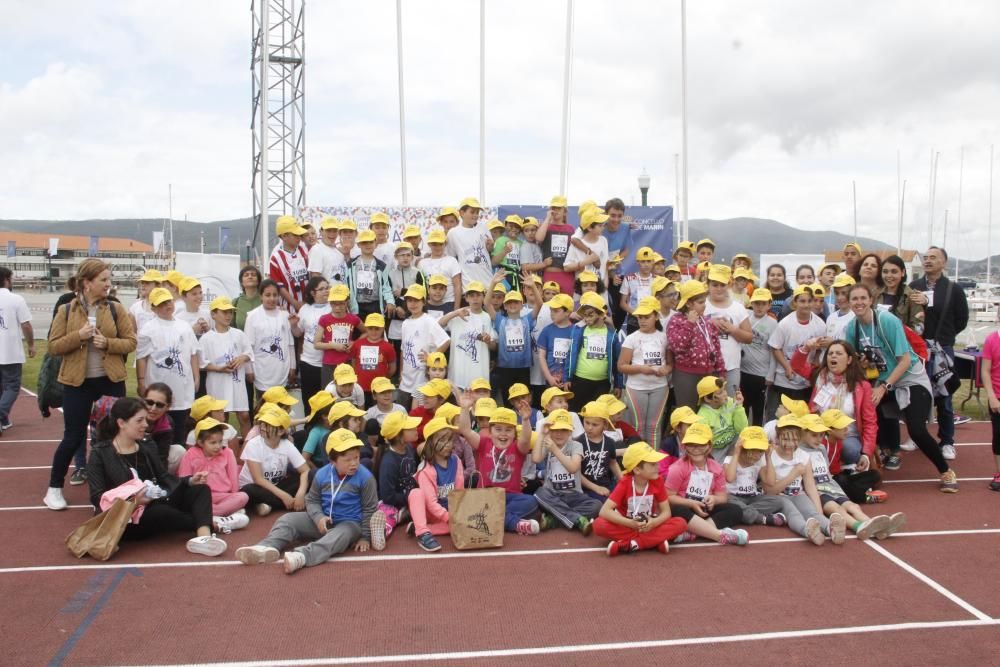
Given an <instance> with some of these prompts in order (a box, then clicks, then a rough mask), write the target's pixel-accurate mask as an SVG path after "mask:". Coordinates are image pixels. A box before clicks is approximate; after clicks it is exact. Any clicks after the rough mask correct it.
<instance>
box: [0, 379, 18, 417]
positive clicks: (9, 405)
mask: <svg viewBox="0 0 1000 667" xmlns="http://www.w3.org/2000/svg"><path fill="white" fill-rule="evenodd" d="M21 366H22V364H0V424H6V423H8V422H10V411H11V409H13V407H14V401H16V400H17V397H18V394H20V393H21Z"/></svg>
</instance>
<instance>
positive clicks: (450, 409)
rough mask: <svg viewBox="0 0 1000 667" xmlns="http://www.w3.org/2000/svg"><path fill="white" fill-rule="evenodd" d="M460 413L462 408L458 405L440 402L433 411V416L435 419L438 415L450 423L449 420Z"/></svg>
mask: <svg viewBox="0 0 1000 667" xmlns="http://www.w3.org/2000/svg"><path fill="white" fill-rule="evenodd" d="M460 414H462V408H460V407H458V406H457V405H455V404H454V403H442V404H441V405H439V406H438V409H437V410H435V411H434V418H435V419H437V418H438V417H440V418H441V419H444V420H445V421H446V422H448V423H449V424H450V423H451V420H452V419H453V418H455V417H457V416H458V415H460Z"/></svg>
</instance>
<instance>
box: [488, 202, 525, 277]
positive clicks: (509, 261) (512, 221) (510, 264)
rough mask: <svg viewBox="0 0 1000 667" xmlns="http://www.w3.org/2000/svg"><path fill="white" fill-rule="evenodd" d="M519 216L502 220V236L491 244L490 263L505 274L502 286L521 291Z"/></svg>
mask: <svg viewBox="0 0 1000 667" xmlns="http://www.w3.org/2000/svg"><path fill="white" fill-rule="evenodd" d="M523 225H524V221H523V220H522V219H521V216H519V215H516V214H513V215H508V216H507V217H506V218H504V235H503V236H501V237H500V238H498V239H495V240H494V242H493V252H492V253H491V255H490V262H491V263H492V264H493V267H494V268H495V269H503V270H504V271H506V272H507V280H506V281H505V283H504V286H505V287H506V288H507V289H509V290H518V291H520V289H521V281H520V275H521V271H522V269H521V227H522V226H523Z"/></svg>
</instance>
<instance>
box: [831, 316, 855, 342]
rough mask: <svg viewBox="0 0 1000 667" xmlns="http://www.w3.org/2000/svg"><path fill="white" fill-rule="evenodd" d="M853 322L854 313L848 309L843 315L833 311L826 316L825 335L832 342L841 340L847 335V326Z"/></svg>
mask: <svg viewBox="0 0 1000 667" xmlns="http://www.w3.org/2000/svg"><path fill="white" fill-rule="evenodd" d="M853 321H854V311H853V310H850V309H848V310H847V312H846V313H844V314H843V315H841V314H840V311H838V310H834V311H832V312H831V313H830V314H829V315H827V316H826V335H827V336H829V337H830V338H833V339H834V340H843V339H844V337H845V336H846V335H847V327H848V325H849V324H850V323H851V322H853Z"/></svg>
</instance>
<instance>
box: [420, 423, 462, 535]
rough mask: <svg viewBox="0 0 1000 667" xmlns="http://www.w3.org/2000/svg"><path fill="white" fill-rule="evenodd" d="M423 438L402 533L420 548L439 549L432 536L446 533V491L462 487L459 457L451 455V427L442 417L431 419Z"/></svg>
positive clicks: (453, 450)
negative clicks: (405, 525)
mask: <svg viewBox="0 0 1000 667" xmlns="http://www.w3.org/2000/svg"><path fill="white" fill-rule="evenodd" d="M424 433H425V435H426V436H427V439H426V440H425V441H424V446H423V449H422V450H421V452H420V455H421V462H420V467H419V468H418V469H417V474H416V476H415V479H416V482H417V488H415V489H413V490H412V491H410V494H409V495H408V496H407V507H409V510H410V517H411V518H412V519H413V521H412V522H411V523H410V524H409V525H408V526H407V527H406V532H407V533H408V534H410V535H413V536H415V537H416V538H417V544H418V545H420V548H421V549H423V550H424V551H428V552H433V551H440V550H441V545H440V544H439V543H438V541H437V540H436V539H435V538H434V536H435V535H447V534H448V533H449V532H450V528H449V525H448V494H449V493H450V492H451V491H452V490H455V489H463V488H465V473H464V469H463V466H462V460H461V458H459V457H458V455H456V454H455V442H454V439H455V427H454V426H452V425H451V424H449V423H448V422H446V421H445V420H444V419H441V418H437V419H432V420H431V421H430V422H428V423H427V426H426V427H425V431H424Z"/></svg>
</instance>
